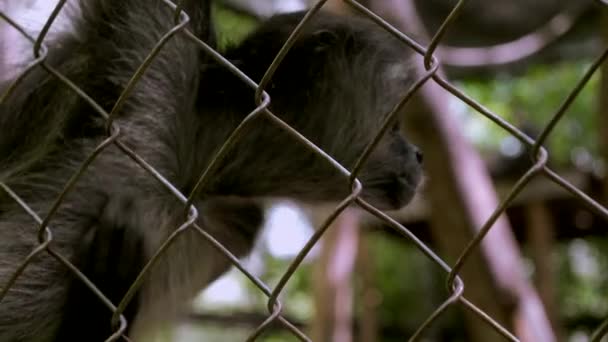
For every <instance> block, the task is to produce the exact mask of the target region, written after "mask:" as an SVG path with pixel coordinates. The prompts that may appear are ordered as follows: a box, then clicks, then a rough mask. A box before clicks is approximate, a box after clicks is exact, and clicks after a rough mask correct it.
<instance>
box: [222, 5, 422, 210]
mask: <svg viewBox="0 0 608 342" xmlns="http://www.w3.org/2000/svg"><path fill="white" fill-rule="evenodd" d="M302 17H303V13H295V14H287V15H280V16H275V17H273V18H271V19H269V20H268V21H266V22H265V23H263V24H262V25H261V27H260V28H259V29H258V30H256V31H255V32H253V33H252V34H251V35H250V36H249V37H248V38H246V39H245V40H244V41H243V42H242V43H241V44H240V45H239V46H237V47H235V48H233V49H229V50H228V51H227V53H226V56H227V57H228V58H229V59H232V60H233V61H235V63H237V65H238V66H239V67H240V68H241V69H242V70H243V71H244V72H245V73H246V74H248V75H249V76H250V77H252V78H253V79H254V80H255V81H260V79H261V78H262V76H263V74H264V72H265V71H266V69H267V67H268V66H269V65H270V63H271V62H272V60H273V59H274V57H275V56H276V54H277V52H278V51H279V49H280V48H281V46H282V45H283V43H284V42H285V41H286V40H287V38H288V36H289V34H290V33H291V32H292V31H293V30H294V28H295V27H296V25H297V24H298V23H299V21H300V20H301V19H302ZM410 55H411V54H410V53H409V51H408V48H407V47H406V46H404V44H403V43H401V42H399V41H398V40H397V39H396V38H394V37H392V36H391V35H390V34H389V33H387V32H385V31H384V30H382V29H381V28H379V27H378V26H377V25H375V24H373V23H371V22H369V21H366V20H362V19H357V18H344V17H338V16H334V15H330V14H327V13H318V14H316V15H315V16H314V17H313V18H312V19H311V20H310V21H309V22H308V23H307V24H306V25H305V27H304V29H303V31H302V32H301V35H300V36H299V38H298V39H297V41H296V42H295V44H294V45H293V47H292V49H291V50H290V51H289V52H288V54H287V55H286V57H285V59H284V60H283V62H282V63H281V64H280V66H279V68H278V69H277V71H276V73H275V74H274V76H273V78H272V81H271V82H270V84H269V85H268V86H267V88H266V91H267V92H268V93H269V95H270V97H271V104H270V110H271V111H272V112H273V113H275V114H276V115H277V116H279V117H280V118H281V119H282V120H284V121H285V122H286V123H288V124H289V125H290V126H291V127H293V128H295V129H296V130H297V131H299V132H300V133H302V134H303V135H304V136H306V137H307V138H308V139H310V140H311V141H312V142H314V143H315V144H316V145H317V146H319V147H320V148H321V149H323V150H324V151H325V152H327V153H328V154H329V155H330V156H332V157H334V158H335V159H336V160H337V161H338V162H340V163H341V164H342V165H344V166H345V167H346V168H348V169H351V168H352V167H353V166H354V164H355V162H356V160H357V159H358V157H359V156H360V155H361V154H362V152H363V151H364V149H365V147H366V146H367V145H368V144H369V143H370V142H371V141H372V139H373V138H374V136H375V135H376V134H377V133H378V132H379V130H380V128H381V124H382V122H383V121H384V119H385V117H386V115H387V114H388V113H389V112H390V110H391V109H392V108H393V107H394V106H395V105H396V104H397V103H398V102H399V101H400V99H401V97H402V96H404V95H405V91H406V89H407V88H408V86H409V85H410V84H411V83H412V79H413V77H412V72H411V71H410V70H409V68H408V67H409V65H410V61H409V57H410ZM237 101H238V100H237ZM269 126H273V125H272V124H270V123H268V122H265V123H263V124H262V123H260V124H259V125H258V126H256V128H254V129H253V131H254V132H252V133H251V134H250V137H251V138H250V139H246V141H247V143H246V145H247V146H245V145H243V146H242V149H240V151H241V152H239V153H246V152H242V151H244V150H246V149H247V148H249V151H253V150H255V152H254V153H252V155H251V156H250V163H249V164H248V165H260V164H262V165H264V164H265V165H266V167H267V169H265V170H264V169H253V170H251V171H252V172H253V173H254V174H257V175H254V176H252V178H251V179H250V180H249V182H248V184H245V183H246V182H243V181H242V180H241V183H240V184H238V185H237V184H231V185H230V187H231V188H233V189H234V188H236V187H246V188H248V189H249V192H250V193H253V194H256V193H261V192H263V191H262V190H259V189H256V190H254V188H255V185H251V184H255V183H258V184H259V183H260V182H265V181H266V180H267V179H272V180H273V181H274V182H275V190H274V191H272V190H269V189H265V190H264V192H266V193H269V192H270V195H277V196H290V197H295V198H299V199H303V200H311V201H324V200H340V199H343V198H344V196H345V195H346V194H347V193H348V191H350V189H349V187H348V183H347V179H346V177H344V176H342V175H340V174H339V173H338V172H337V171H336V170H335V168H333V167H332V166H330V165H329V163H327V161H325V160H323V159H322V158H320V157H319V156H317V155H315V154H314V153H313V152H311V151H310V150H309V149H307V148H305V147H304V146H303V145H302V144H301V143H299V142H297V141H296V140H295V139H294V138H293V137H291V136H289V135H288V134H286V133H284V132H282V131H280V130H279V129H277V128H276V127H275V128H274V129H271V128H268V127H269ZM392 126H393V127H392V129H390V130H389V131H387V132H386V134H385V135H384V136H383V138H382V139H381V141H380V143H379V145H378V146H377V147H376V149H375V150H374V151H373V152H372V154H371V156H370V158H369V159H368V160H367V162H366V163H365V164H364V166H363V168H362V170H361V173H360V174H359V179H360V180H361V181H362V183H363V198H364V199H366V200H369V201H370V202H371V203H372V204H374V205H376V206H378V207H379V208H381V209H397V208H400V207H402V206H404V205H405V204H407V203H408V202H409V201H410V200H411V198H412V197H413V195H414V194H415V191H416V188H417V186H418V183H419V182H420V179H421V173H422V172H421V162H422V154H421V153H420V152H419V150H418V149H417V148H416V147H415V146H413V145H412V144H410V143H408V142H407V141H406V140H405V138H404V137H403V135H402V133H401V130H400V129H399V125H398V123H394V124H393V125H392ZM261 144H263V146H264V147H258V148H255V149H254V148H253V147H252V146H254V145H255V146H259V145H261ZM241 157H242V156H241ZM226 167H230V165H227V166H226ZM262 167H263V166H262Z"/></svg>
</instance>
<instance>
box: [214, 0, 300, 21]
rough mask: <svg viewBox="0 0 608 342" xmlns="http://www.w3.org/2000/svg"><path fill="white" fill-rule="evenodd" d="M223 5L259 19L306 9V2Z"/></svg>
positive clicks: (244, 0) (242, 0) (247, 0)
mask: <svg viewBox="0 0 608 342" xmlns="http://www.w3.org/2000/svg"><path fill="white" fill-rule="evenodd" d="M224 2H225V3H227V4H229V5H231V6H233V7H235V8H238V9H241V10H243V11H245V12H247V13H251V14H253V15H255V16H257V17H260V18H268V17H270V16H271V15H273V14H276V13H286V12H295V11H300V10H303V9H305V8H307V7H308V2H309V1H307V0H224Z"/></svg>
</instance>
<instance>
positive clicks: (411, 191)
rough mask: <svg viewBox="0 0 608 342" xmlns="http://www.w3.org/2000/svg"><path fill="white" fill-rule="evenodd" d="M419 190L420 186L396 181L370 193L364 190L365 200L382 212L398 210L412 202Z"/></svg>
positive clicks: (399, 180)
mask: <svg viewBox="0 0 608 342" xmlns="http://www.w3.org/2000/svg"><path fill="white" fill-rule="evenodd" d="M417 188H418V184H410V183H409V182H407V181H404V180H401V179H396V180H395V181H392V182H387V183H386V184H383V185H382V186H380V187H377V188H376V189H373V190H372V191H370V193H366V191H365V188H364V190H363V199H365V200H366V201H368V202H370V204H372V205H373V206H375V207H376V208H378V209H380V210H382V211H391V210H398V209H401V208H403V207H405V206H406V205H407V204H409V203H410V202H411V201H412V199H413V198H414V196H415V195H416V189H417Z"/></svg>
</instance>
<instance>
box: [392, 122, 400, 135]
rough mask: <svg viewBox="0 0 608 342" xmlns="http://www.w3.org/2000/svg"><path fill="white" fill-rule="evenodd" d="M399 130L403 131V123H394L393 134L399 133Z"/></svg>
mask: <svg viewBox="0 0 608 342" xmlns="http://www.w3.org/2000/svg"><path fill="white" fill-rule="evenodd" d="M399 130H401V123H400V122H399V121H395V122H393V124H392V126H391V132H393V133H397V132H399Z"/></svg>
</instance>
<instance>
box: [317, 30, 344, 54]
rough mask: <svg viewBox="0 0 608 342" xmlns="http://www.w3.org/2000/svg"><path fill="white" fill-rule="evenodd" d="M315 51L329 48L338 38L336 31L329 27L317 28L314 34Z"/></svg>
mask: <svg viewBox="0 0 608 342" xmlns="http://www.w3.org/2000/svg"><path fill="white" fill-rule="evenodd" d="M312 40H313V44H314V52H317V53H319V52H323V51H326V50H327V49H329V48H330V47H331V46H332V45H334V44H335V43H336V41H337V40H338V36H337V35H336V33H335V32H333V31H331V30H328V29H321V30H317V31H316V32H314V33H313V34H312Z"/></svg>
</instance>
